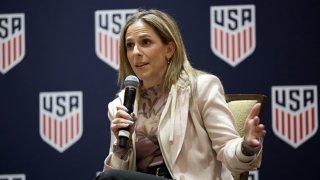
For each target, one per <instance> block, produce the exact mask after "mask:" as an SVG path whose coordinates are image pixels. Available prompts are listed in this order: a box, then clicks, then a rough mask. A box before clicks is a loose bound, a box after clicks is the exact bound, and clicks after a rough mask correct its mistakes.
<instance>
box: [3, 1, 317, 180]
mask: <svg viewBox="0 0 320 180" xmlns="http://www.w3.org/2000/svg"><path fill="white" fill-rule="evenodd" d="M138 8H158V9H161V10H166V11H167V12H168V13H170V14H171V15H172V16H173V17H174V18H175V19H176V20H177V22H178V25H179V27H180V29H181V32H182V35H183V38H184V41H185V44H186V48H187V51H188V53H189V57H190V60H191V63H192V65H193V66H194V67H196V68H199V69H202V70H205V71H207V72H210V73H213V74H215V75H217V76H218V77H219V78H220V79H221V81H222V83H223V85H224V88H225V92H226V93H260V94H265V95H267V96H268V99H267V104H266V107H265V109H264V113H263V115H262V121H263V123H264V124H265V126H266V129H267V135H266V137H265V140H264V154H263V161H262V165H261V168H260V169H259V171H256V172H251V178H252V179H261V180H262V179H267V180H270V179H314V177H317V175H318V171H319V169H318V168H316V166H317V165H316V164H318V162H319V160H320V156H319V155H318V152H319V151H320V147H319V133H318V92H317V87H318V85H319V84H320V80H319V65H318V64H319V63H318V62H317V61H319V55H318V51H319V49H320V45H319V41H320V36H319V29H318V28H319V24H320V21H319V18H320V13H319V12H320V6H319V3H317V1H311V0H310V1H305V2H301V1H293V0H283V1H277V0H270V1H248V0H215V1H214V0H202V1H194V0H189V1H181V0H176V1H169V0H161V1H160V0H153V1H148V0H118V1H111V0H104V1H101V0H90V1H89V0H77V1H75V0H69V1H62V0H57V1H48V0H43V1H37V0H28V1H24V0H2V1H1V2H0V179H6V180H7V179H8V180H9V179H14V178H15V179H24V180H25V179H27V180H43V179H46V180H56V179H61V180H64V179H81V180H87V179H92V178H93V177H94V176H95V175H96V173H97V172H99V171H101V170H102V168H103V161H104V158H105V157H106V156H107V154H108V151H109V135H110V130H109V120H108V118H107V104H108V102H110V101H111V100H112V99H114V97H115V94H116V93H117V91H118V90H119V87H118V85H117V81H116V80H117V72H118V70H117V69H118V60H119V59H118V58H119V57H118V48H117V46H118V43H119V41H118V40H119V30H120V28H121V27H122V24H123V23H124V22H125V21H126V19H127V17H128V16H130V14H132V13H133V12H135V11H136V10H137V9H138Z"/></svg>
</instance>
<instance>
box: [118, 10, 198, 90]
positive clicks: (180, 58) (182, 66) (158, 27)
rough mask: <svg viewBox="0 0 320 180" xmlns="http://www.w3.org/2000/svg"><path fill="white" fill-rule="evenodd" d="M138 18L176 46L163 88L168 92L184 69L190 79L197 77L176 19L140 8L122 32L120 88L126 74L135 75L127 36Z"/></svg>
mask: <svg viewBox="0 0 320 180" xmlns="http://www.w3.org/2000/svg"><path fill="white" fill-rule="evenodd" d="M138 20H142V21H143V22H144V23H147V24H148V25H150V26H151V27H152V28H153V30H154V31H155V32H156V33H157V35H158V36H159V37H160V39H161V40H162V42H163V43H164V44H168V43H169V42H173V43H174V45H175V47H176V49H175V52H174V54H173V56H172V57H171V58H170V60H169V62H170V63H169V64H168V68H167V71H166V73H165V76H164V80H163V83H162V88H163V90H165V91H166V92H168V91H169V90H170V87H171V86H172V85H173V84H175V83H176V82H177V81H178V79H179V77H180V74H181V72H182V71H185V72H186V73H187V75H188V76H189V79H194V78H190V76H193V77H195V76H196V72H197V71H196V70H195V69H194V68H193V67H192V66H191V65H190V63H189V60H188V57H187V53H186V49H185V46H184V43H183V40H182V36H181V34H180V30H179V28H178V26H177V23H176V22H175V20H174V19H173V18H172V17H171V16H170V15H169V14H167V13H165V12H163V11H160V10H156V9H150V10H139V12H137V13H135V14H133V15H132V16H131V17H130V18H129V19H128V21H127V22H126V24H125V25H124V27H123V28H122V31H121V34H120V69H119V74H118V83H119V84H120V88H123V82H124V79H125V77H126V76H128V75H135V73H134V72H133V70H132V68H131V66H130V63H129V61H128V58H127V50H126V46H125V44H126V42H125V36H126V32H127V29H128V28H129V26H131V25H132V24H133V23H135V22H137V21H138ZM191 84H194V83H191ZM192 89H193V88H192Z"/></svg>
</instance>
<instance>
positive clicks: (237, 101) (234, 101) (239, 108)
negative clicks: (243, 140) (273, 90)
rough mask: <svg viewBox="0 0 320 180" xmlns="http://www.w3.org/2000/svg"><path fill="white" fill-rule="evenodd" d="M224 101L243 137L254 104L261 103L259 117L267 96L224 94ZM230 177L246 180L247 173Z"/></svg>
mask: <svg viewBox="0 0 320 180" xmlns="http://www.w3.org/2000/svg"><path fill="white" fill-rule="evenodd" d="M225 97H226V101H227V103H228V106H229V108H230V110H231V112H232V114H233V116H234V118H235V124H236V130H237V131H238V132H239V134H240V136H243V134H244V132H243V130H244V123H245V121H246V118H247V116H248V114H249V112H250V110H251V109H252V107H253V105H255V104H256V103H261V108H260V112H259V115H261V114H262V111H263V109H264V105H265V102H266V99H267V96H265V95H262V94H226V95H225ZM232 176H233V178H234V179H235V180H247V179H248V177H249V171H247V172H244V173H241V174H237V173H234V172H232Z"/></svg>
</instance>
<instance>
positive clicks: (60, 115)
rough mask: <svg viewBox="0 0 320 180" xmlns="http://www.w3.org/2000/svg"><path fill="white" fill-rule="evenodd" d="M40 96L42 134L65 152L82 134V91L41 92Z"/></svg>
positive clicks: (55, 147)
mask: <svg viewBox="0 0 320 180" xmlns="http://www.w3.org/2000/svg"><path fill="white" fill-rule="evenodd" d="M39 98H40V118H39V119H40V126H39V129H40V136H41V138H42V140H44V141H45V142H46V143H48V144H49V145H50V146H51V147H53V148H54V149H56V150H57V151H59V152H60V153H63V152H64V151H65V150H66V149H68V148H69V147H70V146H72V145H73V144H74V143H75V142H77V141H78V140H79V139H80V138H81V136H82V132H83V120H82V119H83V118H82V117H83V115H82V114H83V113H82V112H83V110H82V92H79V91H74V92H41V93H40V97H39Z"/></svg>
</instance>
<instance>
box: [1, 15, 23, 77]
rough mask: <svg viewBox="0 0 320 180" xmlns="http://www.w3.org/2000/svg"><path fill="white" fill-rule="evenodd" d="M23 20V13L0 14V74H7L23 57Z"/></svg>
mask: <svg viewBox="0 0 320 180" xmlns="http://www.w3.org/2000/svg"><path fill="white" fill-rule="evenodd" d="M25 39H26V38H25V18H24V14H23V13H16V14H0V72H1V73H2V74H5V73H7V72H8V71H10V70H11V69H12V68H13V67H15V66H16V65H17V64H18V63H20V62H21V61H22V60H23V58H24V55H25V52H26V48H25Z"/></svg>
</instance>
